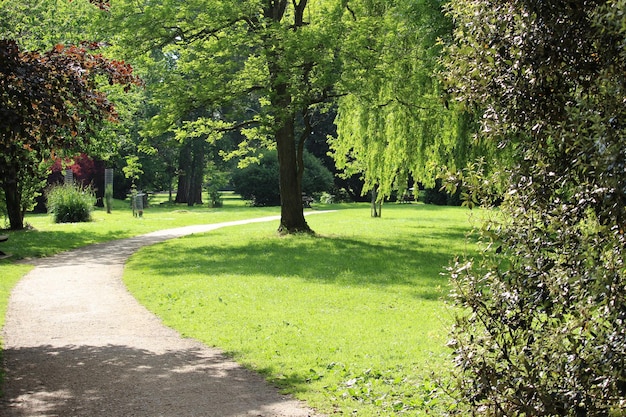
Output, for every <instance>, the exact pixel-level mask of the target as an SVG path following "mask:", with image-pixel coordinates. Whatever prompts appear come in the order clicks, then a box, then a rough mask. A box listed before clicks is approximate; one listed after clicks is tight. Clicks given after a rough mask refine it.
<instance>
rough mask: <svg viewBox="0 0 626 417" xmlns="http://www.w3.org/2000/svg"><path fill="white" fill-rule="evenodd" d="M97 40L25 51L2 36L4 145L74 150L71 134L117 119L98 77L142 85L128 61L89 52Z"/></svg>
mask: <svg viewBox="0 0 626 417" xmlns="http://www.w3.org/2000/svg"><path fill="white" fill-rule="evenodd" d="M96 46H97V44H95V43H89V44H88V45H84V46H83V45H81V46H65V45H56V46H55V47H54V48H52V50H50V51H49V52H46V53H43V54H40V53H37V52H23V51H20V50H19V47H18V46H17V44H16V43H15V42H14V41H11V40H0V144H2V145H7V147H9V146H10V144H11V143H15V142H16V141H19V142H21V143H23V144H24V149H26V148H28V149H31V150H33V151H43V150H44V149H48V150H49V149H50V148H55V147H63V148H68V147H69V148H71V147H72V142H71V138H72V137H76V136H79V135H82V134H84V133H86V132H88V130H89V126H91V125H92V124H93V123H94V122H96V123H98V122H100V121H102V120H115V119H116V116H117V115H116V113H115V109H114V107H113V105H112V104H111V103H110V102H109V101H108V100H107V98H106V95H105V94H104V93H102V92H100V91H98V90H97V82H96V78H97V76H105V77H107V78H108V80H109V83H110V84H121V85H124V86H125V87H128V88H129V87H130V85H133V84H136V85H139V84H141V82H140V80H139V79H138V78H137V77H135V76H134V75H133V73H132V68H131V66H130V65H128V64H126V63H124V62H122V61H110V60H108V59H106V58H105V57H103V56H102V55H101V54H93V53H92V52H91V51H92V50H93V49H94V48H95V47H96Z"/></svg>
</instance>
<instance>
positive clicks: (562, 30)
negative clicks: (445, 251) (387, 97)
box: [447, 0, 626, 416]
mask: <svg viewBox="0 0 626 417" xmlns="http://www.w3.org/2000/svg"><path fill="white" fill-rule="evenodd" d="M451 6H452V7H451V14H452V17H453V18H454V20H455V21H456V23H457V28H456V43H455V45H454V46H453V47H451V49H450V50H449V52H450V60H449V64H448V70H447V75H448V77H449V82H450V88H451V90H452V91H454V93H455V94H456V96H457V98H458V99H459V100H462V101H463V102H464V103H466V104H467V105H468V106H470V107H472V108H479V109H481V110H482V111H483V117H482V121H483V129H482V131H481V134H482V136H483V137H484V138H485V139H486V140H490V141H492V142H495V143H498V145H499V146H500V147H501V148H510V149H512V150H513V153H514V155H515V157H516V158H515V160H514V162H515V163H514V164H512V165H511V166H510V167H509V169H507V170H505V171H503V175H502V176H500V178H499V179H498V181H501V182H503V183H504V184H506V187H507V189H506V193H505V194H504V195H505V201H504V204H503V205H502V211H501V212H500V213H499V214H498V215H497V216H495V218H494V220H493V221H491V222H489V223H488V224H487V226H485V227H484V228H483V230H484V232H485V234H484V236H483V238H484V241H485V244H486V249H485V253H484V257H482V258H481V261H480V262H477V263H476V264H474V262H472V261H471V260H469V261H467V262H461V263H459V264H458V265H456V267H455V268H453V269H452V277H453V283H454V286H455V299H456V302H457V304H458V305H459V306H460V307H461V309H460V311H462V312H468V314H461V315H460V316H459V317H458V319H457V324H456V327H455V330H454V332H453V341H452V346H453V347H454V349H455V352H456V364H457V371H458V373H457V379H456V382H457V384H456V388H457V389H458V390H457V391H456V392H457V393H458V394H459V397H460V398H459V401H460V404H462V405H463V407H462V408H461V410H462V411H461V413H462V414H464V415H490V416H518V415H525V416H531V415H532V416H622V415H625V414H626V327H625V326H624V318H625V317H626V285H625V284H626V268H625V265H626V259H625V254H626V250H625V248H626V235H625V234H624V231H625V230H626V187H624V184H626V147H624V138H625V134H626V124H625V123H624V120H626V108H625V107H624V101H625V100H626V95H625V92H626V49H625V45H626V42H625V40H626V29H625V28H626V25H625V23H626V20H625V19H624V16H625V15H626V14H625V12H626V2H625V1H624V0H610V1H601V0H597V1H581V2H572V1H565V0H563V1H560V0H557V1H548V2H546V1H540V0H507V1H493V0H479V1H475V0H472V1H469V0H453V1H451Z"/></svg>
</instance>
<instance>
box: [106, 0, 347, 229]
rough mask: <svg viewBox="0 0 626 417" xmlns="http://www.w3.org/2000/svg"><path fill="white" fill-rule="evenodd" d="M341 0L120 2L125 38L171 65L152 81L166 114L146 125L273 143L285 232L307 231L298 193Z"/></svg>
mask: <svg viewBox="0 0 626 417" xmlns="http://www.w3.org/2000/svg"><path fill="white" fill-rule="evenodd" d="M343 3H344V2H340V1H331V0H328V1H315V2H311V1H307V0H300V1H286V0H281V1H270V0H266V1H242V2H236V3H233V2H229V1H211V2H205V1H189V2H185V3H184V4H181V3H180V2H178V1H171V0H163V1H160V2H158V3H155V2H147V1H146V2H135V1H133V2H130V1H129V2H120V3H118V4H116V5H115V7H112V9H111V11H112V16H111V22H112V24H113V25H117V24H119V22H122V26H123V29H122V30H120V31H119V33H120V35H119V36H120V38H122V39H120V40H119V44H121V45H125V52H126V53H129V54H132V55H134V56H135V57H136V59H141V60H144V62H146V63H148V64H150V65H153V66H155V68H167V71H159V73H160V74H163V80H162V82H161V83H159V85H155V88H156V89H157V90H155V100H156V101H158V102H159V103H160V107H161V109H162V111H161V113H160V114H159V115H158V116H156V117H155V118H154V119H153V120H152V122H151V123H150V125H149V127H148V129H147V131H149V132H151V133H152V134H159V133H161V132H164V131H172V132H174V133H175V134H176V135H177V137H179V138H188V137H204V138H206V139H208V140H213V139H215V138H216V137H219V136H220V135H221V134H222V133H224V132H229V131H233V130H238V131H241V132H242V133H243V136H242V138H241V141H240V143H239V147H238V150H239V154H240V155H241V154H244V153H245V152H247V150H248V149H255V148H257V147H259V146H261V147H263V146H264V147H269V148H276V149H277V154H278V159H279V166H280V191H281V199H282V200H281V224H280V228H279V229H280V230H281V231H284V232H287V233H289V232H299V231H309V230H310V229H309V227H308V225H307V224H306V221H305V220H304V215H303V207H302V201H301V180H302V172H303V169H304V166H303V163H302V154H303V150H304V141H305V140H306V137H307V136H308V134H309V132H310V129H311V125H312V124H313V123H314V121H313V119H314V117H315V114H316V112H318V111H320V106H321V105H322V103H325V102H327V101H328V100H329V98H330V97H331V96H332V95H333V94H334V93H333V91H334V86H335V83H336V80H337V78H338V75H339V74H340V73H341V71H340V69H339V68H338V64H339V61H338V60H336V59H335V58H336V55H337V53H338V51H340V50H341V39H342V32H341V24H342V21H343V19H344V14H345V13H347V11H346V7H345V4H343Z"/></svg>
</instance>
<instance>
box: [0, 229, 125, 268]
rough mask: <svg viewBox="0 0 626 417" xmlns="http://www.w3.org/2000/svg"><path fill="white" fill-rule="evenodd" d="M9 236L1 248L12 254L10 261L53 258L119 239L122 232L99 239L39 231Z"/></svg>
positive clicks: (104, 235) (68, 232) (101, 235)
mask: <svg viewBox="0 0 626 417" xmlns="http://www.w3.org/2000/svg"><path fill="white" fill-rule="evenodd" d="M3 233H6V234H8V235H9V240H8V241H6V242H4V243H3V244H2V247H1V248H0V249H1V250H2V251H4V252H8V253H10V254H12V258H11V259H10V260H12V261H15V260H20V259H28V258H42V257H47V256H52V255H55V254H57V253H61V252H64V251H67V250H71V249H76V248H79V247H83V246H86V245H90V244H92V243H95V242H102V241H111V240H116V239H119V238H120V237H125V236H120V234H121V232H120V231H109V232H106V233H104V234H102V233H99V234H98V236H97V239H96V238H95V237H94V235H93V234H92V233H86V232H84V231H81V232H79V231H76V232H72V231H59V230H56V231H38V230H22V231H19V232H3Z"/></svg>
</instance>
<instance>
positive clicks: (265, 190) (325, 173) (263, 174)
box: [233, 151, 333, 206]
mask: <svg viewBox="0 0 626 417" xmlns="http://www.w3.org/2000/svg"><path fill="white" fill-rule="evenodd" d="M304 166H305V169H304V174H303V178H302V192H303V193H305V194H307V195H309V196H311V195H315V194H319V193H321V192H324V191H330V190H331V189H332V187H333V175H332V174H331V172H330V171H329V170H328V169H327V168H325V167H324V166H323V165H322V163H321V162H320V161H319V160H318V159H317V158H316V157H314V156H313V155H311V154H309V153H307V152H305V153H304ZM233 184H234V187H235V192H236V193H237V194H240V195H241V196H242V197H243V198H244V199H246V200H249V201H251V203H252V204H253V205H255V206H278V205H280V190H279V184H278V159H277V156H276V152H272V151H270V152H267V153H266V154H265V155H264V157H263V158H261V161H260V162H259V163H258V164H251V165H248V166H247V167H245V168H242V169H238V170H236V171H235V172H234V173H233Z"/></svg>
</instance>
